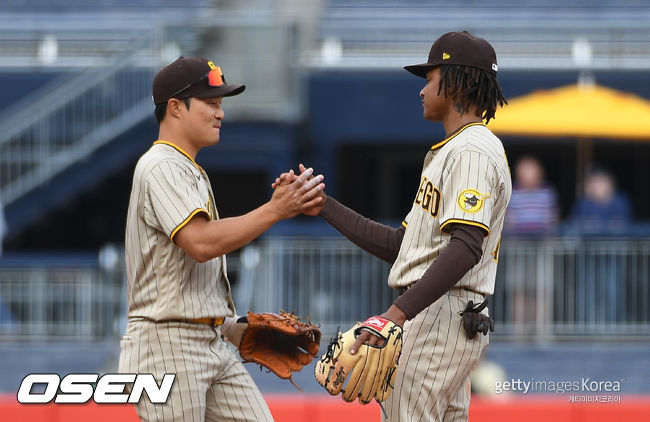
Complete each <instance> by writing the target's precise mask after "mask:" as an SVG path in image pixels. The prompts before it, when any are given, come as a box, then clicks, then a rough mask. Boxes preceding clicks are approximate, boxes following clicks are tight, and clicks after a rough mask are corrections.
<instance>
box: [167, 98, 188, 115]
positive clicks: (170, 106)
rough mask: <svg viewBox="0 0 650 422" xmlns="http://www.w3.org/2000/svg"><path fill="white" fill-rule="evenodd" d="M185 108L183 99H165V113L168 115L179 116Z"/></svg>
mask: <svg viewBox="0 0 650 422" xmlns="http://www.w3.org/2000/svg"><path fill="white" fill-rule="evenodd" d="M185 108H186V107H185V104H184V101H183V100H179V99H178V98H170V99H169V101H167V115H168V116H170V117H175V118H179V117H180V116H181V113H182V111H183V109H185Z"/></svg>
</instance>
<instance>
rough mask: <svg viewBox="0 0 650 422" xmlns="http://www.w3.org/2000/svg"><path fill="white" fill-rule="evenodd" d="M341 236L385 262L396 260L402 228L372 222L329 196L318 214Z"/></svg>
mask: <svg viewBox="0 0 650 422" xmlns="http://www.w3.org/2000/svg"><path fill="white" fill-rule="evenodd" d="M319 215H320V216H321V217H322V218H323V219H324V220H325V221H327V222H328V223H329V224H331V225H332V226H333V227H334V228H335V229H337V230H338V231H339V232H341V234H343V236H345V237H347V238H348V239H349V240H350V241H351V242H353V243H354V244H355V245H357V246H359V247H360V248H362V249H364V250H366V251H367V252H369V253H371V254H373V255H374V256H376V257H377V258H380V259H382V260H384V261H386V262H389V263H393V262H395V259H396V258H397V253H398V252H399V248H400V245H401V244H402V239H403V238H404V228H403V227H400V228H399V229H395V228H393V227H389V226H386V225H384V224H380V223H377V222H376V221H372V220H370V219H369V218H366V217H364V216H362V215H361V214H359V213H357V212H356V211H354V210H352V209H350V208H348V207H346V206H345V205H343V204H341V203H340V202H338V201H337V200H336V199H334V198H332V197H331V196H329V197H328V198H327V201H326V202H325V205H324V206H323V209H322V211H321V212H320V214H319Z"/></svg>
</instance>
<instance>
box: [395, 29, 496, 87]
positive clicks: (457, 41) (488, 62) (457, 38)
mask: <svg viewBox="0 0 650 422" xmlns="http://www.w3.org/2000/svg"><path fill="white" fill-rule="evenodd" d="M441 64H458V65H463V66H472V67H477V68H479V69H483V70H485V71H486V72H488V73H491V74H493V75H495V76H496V74H497V71H498V70H499V66H498V65H497V55H496V53H495V52H494V48H492V46H491V45H490V43H489V42H487V41H486V40H484V39H483V38H477V37H475V36H473V35H472V34H470V33H469V32H467V31H463V32H448V33H446V34H444V35H442V36H441V37H440V38H438V39H437V40H436V41H435V42H434V43H433V45H432V46H431V50H430V51H429V59H428V60H427V62H426V63H420V64H413V65H410V66H404V69H406V70H408V71H409V72H411V73H413V74H414V75H417V76H420V77H422V78H424V77H426V75H427V72H428V71H429V70H431V69H433V68H434V67H436V66H440V65H441Z"/></svg>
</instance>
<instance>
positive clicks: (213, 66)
mask: <svg viewBox="0 0 650 422" xmlns="http://www.w3.org/2000/svg"><path fill="white" fill-rule="evenodd" d="M208 66H210V69H212V70H214V69H216V68H217V66H215V65H214V63H212V62H208Z"/></svg>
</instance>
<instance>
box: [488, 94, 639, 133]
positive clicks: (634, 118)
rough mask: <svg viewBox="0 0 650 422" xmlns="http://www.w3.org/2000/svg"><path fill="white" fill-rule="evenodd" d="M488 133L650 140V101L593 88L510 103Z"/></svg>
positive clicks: (492, 122) (501, 110)
mask: <svg viewBox="0 0 650 422" xmlns="http://www.w3.org/2000/svg"><path fill="white" fill-rule="evenodd" d="M489 127H490V129H491V130H492V131H493V132H494V133H497V134H502V135H523V136H536V137H544V136H550V137H558V136H559V137H578V138H592V137H596V138H613V139H644V140H650V101H648V100H645V99H643V98H641V97H639V96H637V95H634V94H629V93H625V92H621V91H617V90H615V89H612V88H607V87H604V86H600V85H594V84H583V85H569V86H563V87H560V88H555V89H552V90H546V91H536V92H533V93H532V94H528V95H525V96H523V97H518V98H513V99H511V100H509V101H508V105H507V106H505V107H504V108H503V109H500V110H498V111H497V113H496V118H495V119H494V120H493V121H491V122H490V124H489Z"/></svg>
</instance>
